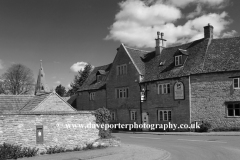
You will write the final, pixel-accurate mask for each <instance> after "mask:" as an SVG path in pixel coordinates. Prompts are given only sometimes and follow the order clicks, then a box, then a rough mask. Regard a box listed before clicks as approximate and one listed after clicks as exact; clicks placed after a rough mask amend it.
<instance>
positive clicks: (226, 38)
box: [212, 36, 240, 40]
mask: <svg viewBox="0 0 240 160" xmlns="http://www.w3.org/2000/svg"><path fill="white" fill-rule="evenodd" d="M233 38H240V36H234V37H224V38H213V39H212V40H218V39H233Z"/></svg>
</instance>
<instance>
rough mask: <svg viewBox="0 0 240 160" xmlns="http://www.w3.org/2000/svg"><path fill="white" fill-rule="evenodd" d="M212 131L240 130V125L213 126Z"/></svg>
mask: <svg viewBox="0 0 240 160" xmlns="http://www.w3.org/2000/svg"><path fill="white" fill-rule="evenodd" d="M213 131H215V132H221V131H240V127H218V128H214V129H213Z"/></svg>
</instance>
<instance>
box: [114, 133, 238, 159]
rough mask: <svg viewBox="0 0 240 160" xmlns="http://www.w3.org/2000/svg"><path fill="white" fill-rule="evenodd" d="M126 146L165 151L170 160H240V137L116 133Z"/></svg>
mask: <svg viewBox="0 0 240 160" xmlns="http://www.w3.org/2000/svg"><path fill="white" fill-rule="evenodd" d="M113 135H115V136H117V137H120V138H121V142H122V143H125V144H136V145H143V146H148V147H153V148H158V149H164V150H166V151H168V152H169V153H170V156H169V158H168V160H240V136H183V135H150V134H130V133H114V134H113Z"/></svg>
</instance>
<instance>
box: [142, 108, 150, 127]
mask: <svg viewBox="0 0 240 160" xmlns="http://www.w3.org/2000/svg"><path fill="white" fill-rule="evenodd" d="M142 122H143V124H149V119H148V113H147V112H143V113H142ZM143 130H144V131H148V130H149V128H143Z"/></svg>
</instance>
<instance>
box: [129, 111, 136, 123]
mask: <svg viewBox="0 0 240 160" xmlns="http://www.w3.org/2000/svg"><path fill="white" fill-rule="evenodd" d="M130 118H131V120H132V121H135V120H137V112H136V111H131V112H130Z"/></svg>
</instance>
